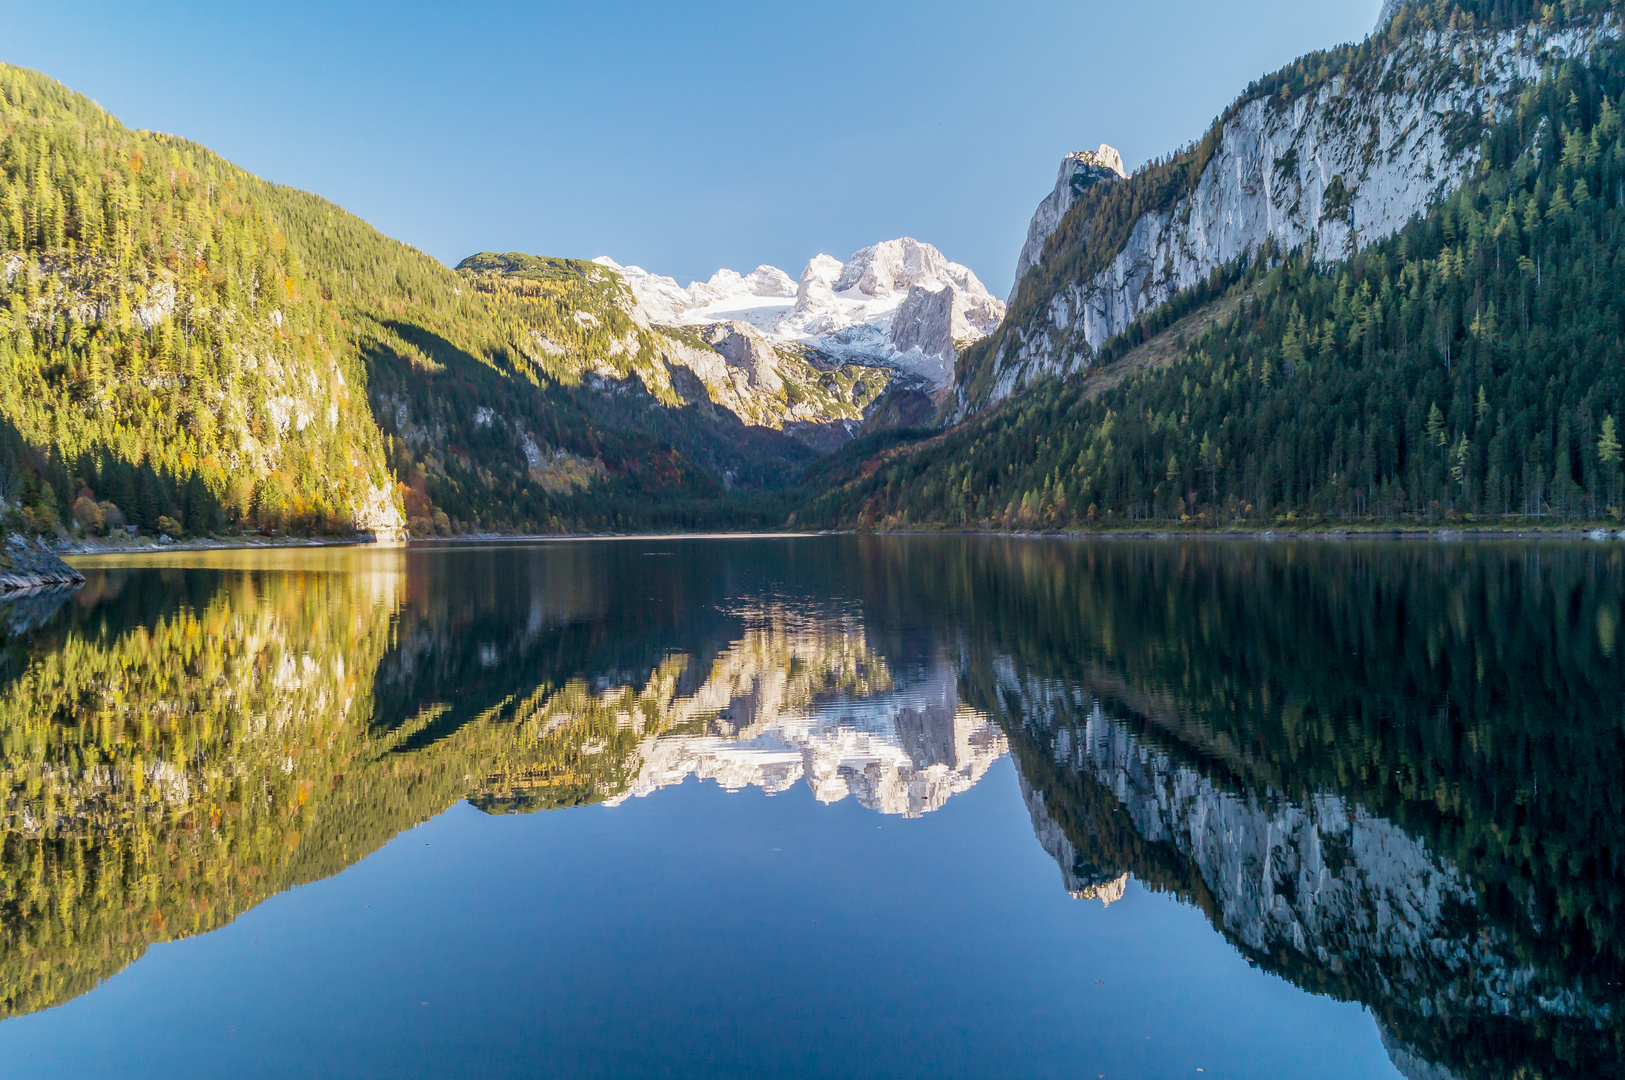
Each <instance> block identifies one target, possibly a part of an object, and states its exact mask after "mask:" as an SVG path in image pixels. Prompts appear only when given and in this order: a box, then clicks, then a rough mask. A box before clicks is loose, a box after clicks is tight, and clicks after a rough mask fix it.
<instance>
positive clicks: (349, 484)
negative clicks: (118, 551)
mask: <svg viewBox="0 0 1625 1080" xmlns="http://www.w3.org/2000/svg"><path fill="white" fill-rule="evenodd" d="M0 267H3V268H4V276H3V278H0V499H3V500H4V505H5V506H6V507H7V508H9V509H8V512H9V513H10V514H11V515H12V520H11V522H10V524H11V527H23V528H27V529H30V530H34V531H43V532H53V531H56V530H58V529H68V530H75V531H77V530H83V531H84V532H85V533H89V534H94V533H98V532H107V531H111V530H113V529H115V528H119V527H122V526H124V525H126V524H128V525H132V526H137V527H139V528H141V529H143V530H146V531H148V532H151V533H157V532H160V531H164V532H170V533H178V532H188V533H194V534H196V533H209V532H217V531H220V530H224V529H228V528H231V529H235V528H240V527H248V528H263V529H273V530H274V529H290V530H299V531H310V532H328V533H344V532H350V531H356V530H359V531H373V532H381V533H390V532H394V531H397V530H399V529H400V528H401V527H402V526H403V525H405V526H409V527H410V528H411V529H412V531H413V532H416V533H425V532H441V533H444V532H447V531H453V530H465V529H484V530H503V531H560V530H577V529H622V528H640V527H670V526H678V527H681V526H685V525H689V526H692V525H700V524H706V525H717V524H729V525H747V526H748V525H758V524H774V523H777V522H778V521H779V520H781V519H782V517H783V511H782V509H781V508H780V506H779V503H777V502H775V501H773V500H771V499H769V500H767V501H765V502H759V501H758V502H753V501H751V500H750V499H749V498H740V497H739V495H738V493H746V494H748V493H751V492H764V491H769V492H770V491H774V490H777V489H782V488H784V487H786V486H787V485H788V484H790V483H791V482H792V481H793V480H794V479H795V477H796V476H797V474H798V473H799V471H800V470H801V469H803V468H804V467H805V466H806V465H807V464H808V463H810V462H811V461H813V460H815V459H816V457H817V456H818V451H817V450H815V449H814V447H825V448H827V447H828V446H831V445H837V444H839V443H840V442H842V441H844V440H845V439H847V438H849V437H850V433H851V431H852V430H854V429H856V427H857V426H858V425H860V424H861V423H863V421H864V420H865V417H866V416H867V415H868V413H869V412H871V411H874V410H873V407H874V406H875V405H876V404H877V402H878V401H879V399H880V398H881V397H882V396H883V393H884V391H885V389H886V386H887V382H888V378H889V376H888V374H887V373H885V372H877V371H874V370H872V369H869V368H861V369H859V368H853V367H851V366H850V365H843V364H841V363H833V364H830V363H823V364H820V363H817V362H816V361H815V360H809V359H808V358H807V357H805V356H802V355H801V354H800V353H797V354H795V355H790V354H789V353H787V352H785V351H784V350H782V349H771V348H770V349H767V350H766V351H764V350H762V349H760V348H758V347H757V346H758V344H759V343H757V342H754V341H751V340H743V339H744V338H748V336H749V335H748V333H747V332H746V330H748V328H744V329H741V330H740V331H739V332H737V333H735V332H731V331H730V332H724V333H721V334H718V335H712V337H715V339H716V340H711V339H710V338H707V337H702V336H700V335H698V334H696V333H694V332H691V331H684V330H676V329H669V328H665V329H663V328H660V327H656V326H652V325H650V323H649V322H648V320H647V319H645V318H642V317H641V316H640V315H639V313H638V311H637V310H636V304H635V302H634V300H633V298H632V296H631V293H630V290H629V289H627V287H626V285H625V282H624V281H622V280H621V278H620V276H619V275H618V274H617V273H615V272H614V271H613V270H611V269H609V268H606V267H603V266H598V265H595V264H592V263H587V262H575V261H571V260H564V259H546V258H536V257H532V256H527V255H517V254H516V255H506V256H494V255H481V256H476V257H474V258H471V259H469V260H467V261H466V262H465V263H464V264H463V266H462V267H460V268H459V269H457V270H453V269H451V268H448V267H446V266H444V265H442V264H441V263H439V262H437V261H436V260H434V259H432V258H430V257H428V256H427V255H424V254H423V253H421V252H419V251H417V250H415V249H413V248H411V247H409V246H408V245H405V244H402V243H400V242H398V241H395V240H391V239H389V238H388V237H385V236H383V235H382V234H380V233H379V232H377V230H375V229H373V228H372V227H371V226H369V225H367V224H366V223H365V222H364V221H362V220H360V219H359V218H356V217H355V216H353V215H351V214H348V213H346V212H345V211H343V210H341V209H340V208H338V207H336V206H334V205H333V204H331V203H329V202H327V201H326V200H324V199H321V198H319V197H317V196H315V195H311V194H308V193H306V192H302V191H297V190H294V189H292V188H287V187H281V186H278V185H274V184H270V183H267V182H265V181H263V180H261V179H259V178H257V177H255V176H253V175H251V174H249V173H247V172H245V171H243V170H242V169H239V168H237V167H236V166H234V165H232V164H230V163H229V162H227V161H225V160H223V159H222V158H220V157H218V156H217V155H215V154H213V153H211V152H209V151H208V150H206V149H204V148H202V147H200V146H197V145H196V144H193V143H190V142H187V141H185V140H181V139H177V138H174V137H171V136H167V135H160V134H153V133H150V132H135V131H130V130H128V129H127V128H125V127H123V126H122V125H120V124H119V123H118V122H117V121H116V120H115V119H113V118H112V117H111V116H109V115H108V114H107V113H106V112H105V111H103V110H102V109H101V108H100V107H98V106H97V105H95V104H94V103H93V102H91V101H89V100H88V99H86V98H84V97H82V96H80V95H77V94H74V93H72V92H70V91H68V90H67V89H65V88H63V87H62V86H60V85H59V84H57V83H55V82H53V81H51V80H50V79H48V78H46V77H44V76H42V75H39V74H37V73H34V72H30V71H26V70H23V69H19V68H13V67H0ZM735 338H741V340H739V341H735V340H734V339H735ZM882 412H884V410H882ZM731 493H732V494H731Z"/></svg>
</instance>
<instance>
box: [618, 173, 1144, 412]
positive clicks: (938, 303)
mask: <svg viewBox="0 0 1625 1080" xmlns="http://www.w3.org/2000/svg"><path fill="white" fill-rule="evenodd" d="M1103 149H1105V148H1103ZM1113 154H1114V155H1115V151H1113ZM597 261H598V262H599V263H601V264H602V265H604V266H607V267H610V268H611V269H613V270H615V271H617V272H618V273H620V274H621V276H622V278H623V279H624V280H625V282H626V284H627V286H628V287H629V288H630V289H631V291H632V295H633V297H634V298H635V300H636V305H637V309H638V310H637V313H636V314H637V317H639V318H642V319H644V320H645V321H647V322H648V323H650V324H655V325H666V326H712V325H719V324H724V323H727V324H731V326H730V329H728V330H727V331H726V332H725V333H722V334H721V335H720V337H719V341H722V340H725V341H726V342H728V343H732V344H739V343H742V342H744V341H745V340H746V339H747V338H749V339H750V341H751V343H752V348H753V350H754V351H753V352H752V355H753V356H755V355H759V354H760V351H761V349H762V348H764V347H768V346H769V345H770V344H771V343H774V342H777V343H779V344H793V345H795V346H798V347H799V346H807V347H810V348H812V349H814V350H817V351H818V352H820V353H823V354H825V355H827V356H829V357H831V358H834V359H837V360H841V361H844V362H850V363H858V364H867V365H872V366H878V367H882V368H888V369H890V370H893V371H896V372H902V373H904V374H907V375H909V376H911V377H912V378H913V379H914V380H915V381H917V382H919V383H923V384H925V385H927V386H928V387H929V388H930V389H932V390H935V389H939V388H941V387H943V386H946V385H948V383H949V382H950V381H951V380H952V378H953V365H954V361H955V359H956V357H957V356H958V349H959V347H960V346H961V345H963V344H965V343H966V342H969V341H973V340H975V339H977V338H980V337H983V336H985V335H987V334H989V333H992V332H993V331H994V330H995V329H997V328H998V325H999V321H1000V320H1001V319H1002V318H1003V317H1004V305H1003V304H1000V303H999V301H998V300H997V299H996V298H995V297H994V296H993V295H992V294H991V293H989V292H988V291H987V288H986V287H985V286H984V285H983V284H982V282H981V281H980V280H979V279H978V278H977V277H976V275H975V273H973V272H972V271H971V269H970V268H969V267H966V266H962V265H960V264H959V263H956V262H952V261H950V260H949V259H948V258H947V256H945V255H943V254H942V252H941V251H939V250H938V249H937V248H935V247H933V246H932V245H931V244H927V243H924V242H923V241H920V240H916V239H914V238H913V237H910V236H904V237H899V238H897V239H895V240H886V241H883V242H881V243H878V244H872V245H870V246H869V247H866V248H863V249H861V250H859V251H857V252H855V253H853V255H852V256H851V258H849V259H847V260H846V261H845V262H842V261H841V260H840V259H837V258H835V257H834V256H831V255H823V254H820V255H815V256H813V258H812V259H810V260H808V262H807V266H806V268H805V269H804V270H803V271H802V272H801V277H800V279H799V280H792V279H791V277H790V276H789V275H788V274H786V273H784V271H782V270H779V269H778V268H776V267H772V266H758V267H757V268H756V269H755V270H754V271H753V272H752V273H750V274H748V275H741V274H739V273H737V272H735V271H732V270H719V271H717V272H716V273H715V274H713V275H712V276H711V279H710V280H709V281H705V282H695V283H693V284H692V285H689V286H687V287H686V288H685V287H682V286H679V285H678V284H677V282H676V281H675V280H674V279H672V278H669V277H661V276H658V275H655V274H650V273H649V272H647V271H645V270H643V269H640V268H639V267H635V266H628V267H622V266H620V265H618V264H616V263H615V262H613V261H612V260H609V259H599V260H597ZM745 326H748V327H750V328H753V329H754V331H755V336H754V337H752V336H750V335H747V334H746V333H745V330H744V329H742V327H745ZM758 338H759V339H760V340H757V339H758ZM719 341H712V342H710V343H711V345H712V347H713V348H717V349H719V351H720V349H721V348H722V347H723V346H722V345H721V344H719ZM730 347H732V346H731V345H730ZM740 347H741V348H743V345H740ZM740 355H741V356H742V355H744V354H743V353H741V354H740ZM729 362H730V363H731V364H734V365H735V366H744V367H747V368H749V369H750V370H752V371H756V370H757V369H758V366H759V365H755V364H750V363H744V362H742V361H740V360H738V359H737V358H735V357H733V356H731V355H730V356H729ZM753 385H754V383H753Z"/></svg>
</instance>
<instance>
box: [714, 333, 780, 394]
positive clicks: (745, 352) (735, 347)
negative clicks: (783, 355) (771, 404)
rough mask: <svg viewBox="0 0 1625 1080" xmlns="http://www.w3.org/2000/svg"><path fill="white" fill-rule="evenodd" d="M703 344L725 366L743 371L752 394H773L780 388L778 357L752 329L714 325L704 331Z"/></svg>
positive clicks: (769, 344)
mask: <svg viewBox="0 0 1625 1080" xmlns="http://www.w3.org/2000/svg"><path fill="white" fill-rule="evenodd" d="M705 341H706V344H708V345H710V346H711V347H712V348H713V349H715V350H716V351H717V352H719V353H721V354H722V358H723V359H724V360H726V361H727V362H728V363H729V364H731V365H733V366H734V367H736V368H742V369H744V371H745V374H746V377H747V378H748V379H749V380H750V386H751V389H752V390H760V391H764V392H766V393H769V394H776V393H778V392H779V391H780V390H782V389H783V388H784V381H783V380H782V379H780V378H779V371H778V353H776V352H775V351H774V350H773V343H772V342H770V341H768V340H767V335H766V334H763V333H762V332H761V331H760V330H758V329H756V327H754V326H752V325H750V324H749V323H744V322H725V323H718V324H717V325H716V326H713V327H710V328H709V329H708V330H706V332H705Z"/></svg>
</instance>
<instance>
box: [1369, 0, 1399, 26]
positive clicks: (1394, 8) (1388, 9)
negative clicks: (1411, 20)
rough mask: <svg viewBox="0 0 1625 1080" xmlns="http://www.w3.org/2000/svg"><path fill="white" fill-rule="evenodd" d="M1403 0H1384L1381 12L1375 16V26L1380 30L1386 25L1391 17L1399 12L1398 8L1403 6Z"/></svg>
mask: <svg viewBox="0 0 1625 1080" xmlns="http://www.w3.org/2000/svg"><path fill="white" fill-rule="evenodd" d="M1405 2H1406V0H1384V3H1383V5H1382V14H1380V15H1378V16H1377V27H1376V28H1377V29H1378V30H1381V29H1382V28H1383V27H1385V26H1387V25H1388V23H1389V22H1390V21H1392V19H1393V17H1394V16H1395V15H1398V14H1399V9H1400V8H1402V7H1404V6H1405Z"/></svg>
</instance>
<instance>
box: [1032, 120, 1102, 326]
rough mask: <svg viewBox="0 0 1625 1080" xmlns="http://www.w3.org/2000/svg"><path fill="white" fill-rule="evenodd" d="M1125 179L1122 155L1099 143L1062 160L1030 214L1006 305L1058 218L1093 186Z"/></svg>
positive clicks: (1052, 230) (1034, 263) (1052, 233)
mask: <svg viewBox="0 0 1625 1080" xmlns="http://www.w3.org/2000/svg"><path fill="white" fill-rule="evenodd" d="M1127 177H1128V173H1127V171H1125V170H1124V168H1123V155H1122V154H1120V153H1118V152H1117V149H1116V148H1115V147H1112V146H1107V145H1106V144H1105V143H1101V144H1100V149H1098V150H1077V151H1074V152H1073V153H1070V154H1068V155H1066V157H1064V158H1062V159H1061V168H1060V171H1059V172H1058V173H1057V174H1056V176H1055V189H1054V190H1053V191H1051V192H1050V193H1049V195H1047V196H1046V197H1045V198H1044V201H1043V202H1041V203H1039V204H1038V209H1037V210H1036V211H1034V212H1033V220H1032V222H1031V224H1029V225H1028V226H1027V242H1026V243H1025V244H1023V245H1022V248H1021V257H1020V258H1019V259H1017V260H1016V282H1015V285H1013V286H1012V287H1011V289H1010V299H1009V301H1008V303H1011V304H1014V303H1015V302H1016V293H1017V292H1018V291H1019V290H1020V289H1021V279H1022V278H1024V277H1026V276H1027V271H1029V270H1031V269H1032V268H1033V267H1034V266H1036V265H1038V259H1039V256H1041V255H1043V253H1044V243H1045V242H1046V241H1047V240H1049V238H1050V237H1051V236H1052V235H1054V233H1055V230H1056V229H1058V228H1060V225H1061V219H1062V218H1064V217H1066V212H1067V211H1068V210H1070V209H1072V204H1073V203H1074V202H1075V201H1076V200H1077V198H1078V196H1079V195H1081V194H1083V193H1084V192H1085V191H1087V190H1089V189H1090V188H1092V187H1094V186H1095V185H1096V184H1102V183H1110V182H1113V181H1117V180H1123V179H1126V178H1127Z"/></svg>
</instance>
